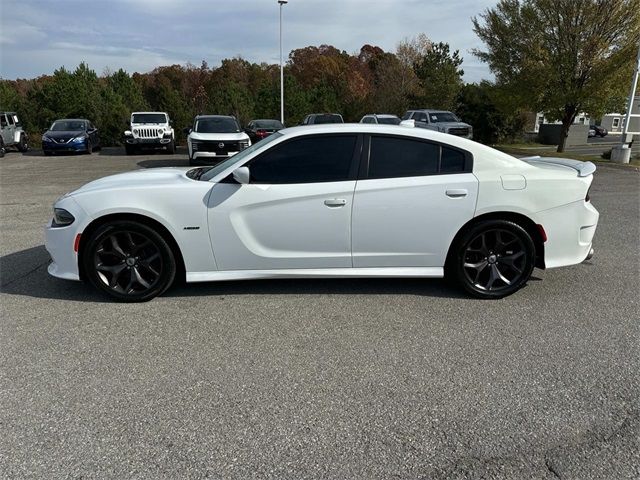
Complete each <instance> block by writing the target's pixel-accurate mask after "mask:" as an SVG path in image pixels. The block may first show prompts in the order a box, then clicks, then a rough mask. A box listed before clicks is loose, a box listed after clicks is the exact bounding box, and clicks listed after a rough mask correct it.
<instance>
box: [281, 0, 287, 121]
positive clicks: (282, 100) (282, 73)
mask: <svg viewBox="0 0 640 480" xmlns="http://www.w3.org/2000/svg"><path fill="white" fill-rule="evenodd" d="M278 3H279V4H280V123H282V125H284V65H283V63H282V7H283V6H284V5H286V4H287V3H289V0H278Z"/></svg>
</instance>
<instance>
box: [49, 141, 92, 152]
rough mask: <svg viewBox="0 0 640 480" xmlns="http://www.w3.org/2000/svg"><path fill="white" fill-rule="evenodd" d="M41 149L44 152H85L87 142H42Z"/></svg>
mask: <svg viewBox="0 0 640 480" xmlns="http://www.w3.org/2000/svg"><path fill="white" fill-rule="evenodd" d="M42 150H43V151H45V152H86V151H87V142H86V141H84V142H69V143H56V142H42Z"/></svg>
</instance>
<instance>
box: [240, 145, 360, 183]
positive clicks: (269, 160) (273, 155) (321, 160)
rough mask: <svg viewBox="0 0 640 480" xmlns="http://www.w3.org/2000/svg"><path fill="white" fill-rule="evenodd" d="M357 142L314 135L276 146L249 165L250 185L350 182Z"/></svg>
mask: <svg viewBox="0 0 640 480" xmlns="http://www.w3.org/2000/svg"><path fill="white" fill-rule="evenodd" d="M356 140H357V136H356V135H322V136H320V135H314V136H309V137H303V138H296V139H293V140H291V141H289V142H286V143H284V144H282V145H278V146H275V147H273V149H271V150H269V151H267V152H265V153H264V154H263V155H260V156H259V157H258V158H256V159H255V160H253V161H252V162H251V164H250V165H249V169H250V170H251V183H261V184H288V183H318V182H341V181H346V180H349V179H350V176H351V175H350V173H351V166H352V163H353V154H354V150H355V146H356Z"/></svg>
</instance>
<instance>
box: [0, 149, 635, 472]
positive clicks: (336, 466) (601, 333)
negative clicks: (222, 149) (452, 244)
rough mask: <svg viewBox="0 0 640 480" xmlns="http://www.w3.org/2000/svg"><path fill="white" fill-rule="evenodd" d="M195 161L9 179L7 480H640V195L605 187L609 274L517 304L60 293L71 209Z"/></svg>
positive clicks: (21, 173) (104, 161)
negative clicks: (56, 227) (63, 210)
mask: <svg viewBox="0 0 640 480" xmlns="http://www.w3.org/2000/svg"><path fill="white" fill-rule="evenodd" d="M170 165H179V166H186V165H187V160H186V154H185V153H184V151H180V152H179V154H178V155H174V156H168V155H162V154H156V155H138V156H131V157H127V156H124V155H122V152H121V151H120V150H117V149H106V148H105V149H104V151H102V152H98V153H94V154H93V155H91V156H87V155H80V156H72V157H52V158H49V157H47V158H44V157H42V156H40V155H38V153H37V152H34V153H28V154H26V155H21V154H17V153H15V152H11V153H8V154H7V156H6V157H5V158H4V159H2V160H1V161H0V204H1V205H2V207H1V212H0V232H1V237H0V272H1V285H2V288H1V290H2V293H1V298H2V300H1V308H2V312H1V313H2V315H1V319H0V428H1V431H2V435H1V436H0V477H2V478H4V477H24V476H32V477H66V476H69V477H74V478H75V477H81V476H82V477H148V478H178V477H192V478H202V477H206V476H208V477H210V478H248V477H255V478H265V477H267V478H269V477H270V478H319V477H323V478H390V477H395V478H443V479H444V478H467V477H473V478H480V477H482V476H485V477H489V478H494V477H498V478H500V477H506V478H531V477H532V478H558V477H561V478H580V479H582V478H635V477H638V476H640V453H639V451H640V441H639V440H638V433H639V432H640V416H639V404H638V399H639V398H640V381H639V376H638V367H639V363H640V362H639V358H640V355H639V354H640V351H639V345H640V326H639V323H638V316H639V313H640V311H639V307H638V293H639V290H638V280H639V270H640V253H639V252H640V240H639V238H640V237H639V233H640V232H639V226H638V219H639V216H640V205H639V203H638V198H639V197H638V196H639V195H640V175H639V174H638V172H637V171H635V170H633V169H621V168H612V167H602V168H600V170H599V171H598V172H597V173H596V177H595V181H594V185H593V187H592V189H591V197H592V201H593V203H594V205H595V206H596V208H598V209H599V210H600V213H601V221H600V227H599V230H598V232H597V234H596V239H595V249H596V255H595V257H594V259H593V260H592V261H591V262H589V263H586V264H583V265H578V266H575V267H570V268H565V269H560V270H556V271H547V272H543V271H539V270H536V272H535V273H534V278H533V279H532V281H531V282H530V283H529V286H528V287H527V288H525V289H524V290H522V291H521V292H518V293H516V294H515V295H513V296H511V297H508V298H506V299H504V300H501V301H478V300H472V299H469V298H466V297H465V296H463V295H461V294H459V293H458V292H457V291H455V290H452V289H450V288H448V287H446V286H445V284H444V283H443V282H442V281H438V280H417V279H405V280H396V279H394V280H291V281H284V280H282V281H256V282H243V283H219V284H200V285H190V286H180V287H176V288H173V289H172V290H170V291H169V292H168V293H167V294H165V295H164V296H162V297H160V298H158V299H156V300H154V301H152V302H150V303H146V304H135V305H125V304H117V303H113V302H111V301H108V300H106V299H105V298H103V297H101V296H99V295H98V294H97V293H95V292H94V291H93V290H92V289H91V288H90V287H89V286H87V285H83V284H79V283H73V282H65V281H62V280H57V279H54V278H51V277H49V276H48V275H47V273H46V265H47V263H48V255H47V253H46V251H45V250H44V247H43V245H42V243H43V238H42V237H43V233H42V227H43V225H44V224H45V222H47V221H48V220H49V217H50V210H51V204H52V202H53V201H54V200H55V199H56V198H57V197H58V196H59V195H61V194H63V193H65V192H67V191H69V190H72V189H73V188H75V187H77V186H79V185H81V184H83V183H85V182H87V181H89V180H92V179H95V178H97V177H100V176H104V175H107V174H110V173H115V172H120V171H127V170H132V169H135V168H153V167H158V166H170Z"/></svg>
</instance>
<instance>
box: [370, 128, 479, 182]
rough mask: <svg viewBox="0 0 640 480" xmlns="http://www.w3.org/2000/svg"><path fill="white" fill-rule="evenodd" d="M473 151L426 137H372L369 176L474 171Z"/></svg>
mask: <svg viewBox="0 0 640 480" xmlns="http://www.w3.org/2000/svg"><path fill="white" fill-rule="evenodd" d="M472 166H473V157H472V156H471V154H470V153H468V152H465V151H463V150H458V149H455V148H450V147H447V146H444V145H440V144H437V143H431V142H428V141H424V140H419V139H412V138H401V137H392V136H371V145H370V153H369V173H368V176H367V178H369V179H374V178H400V177H421V176H425V175H435V174H451V173H465V172H471V170H472Z"/></svg>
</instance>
